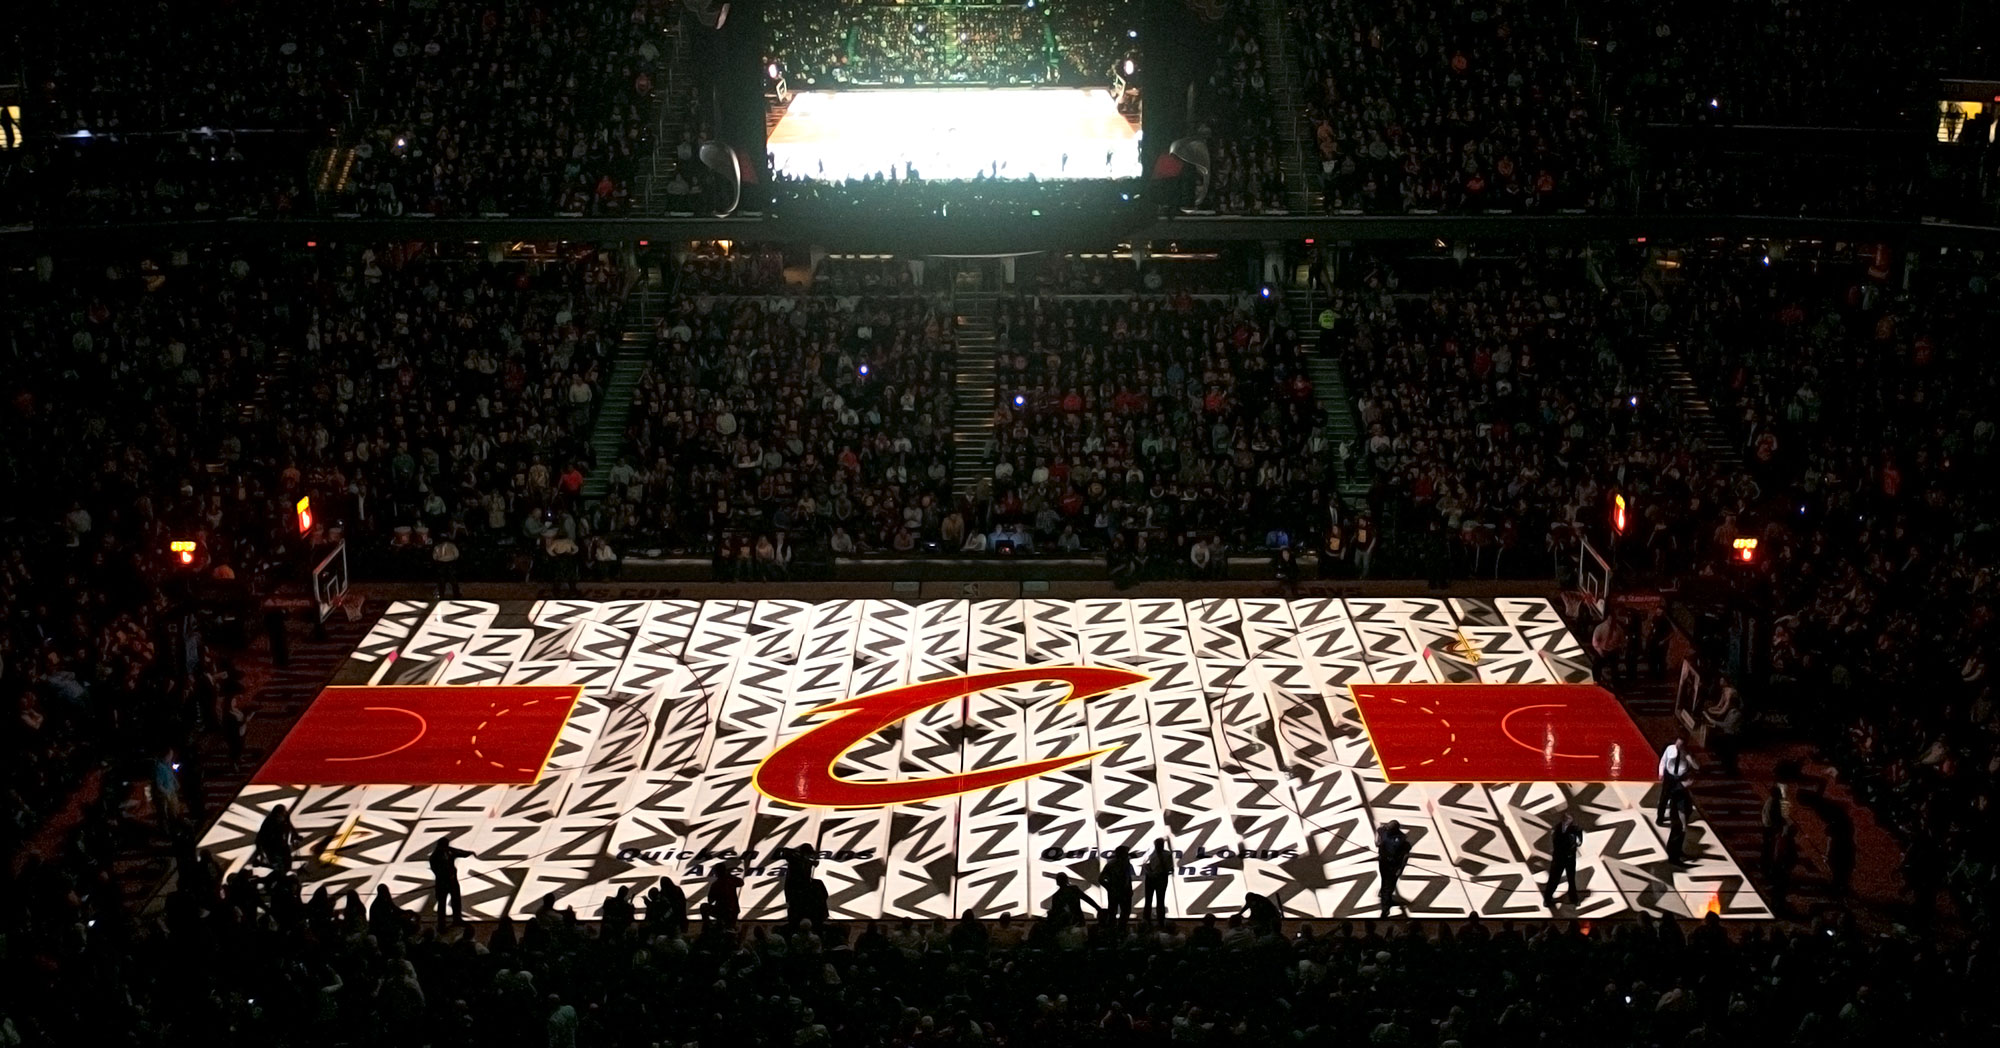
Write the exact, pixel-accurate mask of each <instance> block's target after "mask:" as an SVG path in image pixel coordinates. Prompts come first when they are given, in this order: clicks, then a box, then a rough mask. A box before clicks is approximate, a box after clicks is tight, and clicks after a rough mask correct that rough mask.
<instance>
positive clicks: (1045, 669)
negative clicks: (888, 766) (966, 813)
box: [753, 666, 1147, 808]
mask: <svg viewBox="0 0 2000 1048" xmlns="http://www.w3.org/2000/svg"><path fill="white" fill-rule="evenodd" d="M1145 679H1147V678H1146V675H1145V674H1143V673H1133V672H1132V671H1130V670H1120V669H1110V668H1107V667H1099V666H1042V667H1037V668H1035V669H1020V670H996V671H994V672H991V673H972V674H967V675H966V676H963V677H947V678H945V679H944V680H933V681H924V682H923V683H921V684H906V685H904V686H902V687H900V688H891V689H889V690H888V691H878V692H875V693H874V694H872V695H863V696H861V697H859V698H853V699H846V700H844V701H841V702H836V703H833V704H832V705H828V706H821V707H820V708H818V709H816V710H813V711H811V713H809V714H808V716H819V715H822V714H829V713H836V714H840V716H839V718H838V719H836V720H832V721H828V722H827V723H825V724H822V725H820V726H819V727H817V728H814V729H813V730H811V731H809V732H806V733H805V734H804V735H800V736H798V737H797V738H795V739H793V740H792V741H790V742H787V743H785V744H784V745H783V746H780V747H778V748H777V749H776V750H773V751H772V752H771V755H770V756H768V757H765V758H764V761H763V763H761V764H759V765H758V766H757V773H756V776H755V777H754V780H753V781H754V782H755V783H756V785H757V789H758V790H759V791H760V792H762V793H763V794H764V795H765V796H767V797H770V798H772V799H774V800H780V801H784V802H786V803H787V804H797V805H802V806H804V807H809V808H880V807H885V806H888V805H892V804H914V803H916V802H918V801H928V800H936V799H938V798H941V797H950V796H952V795H954V794H959V793H970V792H972V791H974V790H984V789H991V788H992V787H995V786H1005V785H1007V784H1008V783H1010V782H1019V781H1021V780H1022V779H1032V778H1034V777H1035V776H1037V775H1045V774H1047V773H1049V772H1052V771H1055V770H1056V769H1058V768H1066V767H1068V766H1070V765H1072V764H1076V763H1079V762H1081V761H1087V760H1089V759H1091V758H1092V757H1095V756H1097V755H1098V754H1100V753H1105V752H1107V750H1091V751H1090V752H1088V753H1072V754H1068V755H1065V756H1062V757H1050V758H1048V759H1046V760H1039V761H1029V762H1027V763H1025V764H1009V765H1005V766H1003V767H999V768H983V769H981V770H979V771H968V772H961V773H959V774H957V775H935V776H932V777H930V778H927V779H902V780H897V781H893V782H857V781H855V780H853V779H843V778H841V777H840V776H838V775H835V774H834V772H833V766H834V764H835V763H836V762H838V761H839V760H840V758H841V755H842V754H845V753H846V752H847V751H848V750H850V749H853V748H854V746H855V745H856V744H857V743H859V742H860V741H861V740H863V739H865V738H867V737H868V736H870V735H873V734H875V733H876V732H878V731H881V730H882V729H883V728H886V727H888V726H889V725H891V724H894V723H896V722H897V721H900V720H902V719H903V718H905V717H908V716H909V715H911V714H913V713H917V712H919V711H921V710H926V709H929V708H931V707H932V706H935V705H937V704H939V703H941V702H949V701H951V700H952V699H956V698H960V697H962V696H966V695H970V694H972V693H974V692H978V691H984V690H986V689H987V688H998V687H1003V686H1005V685H1008V684H1020V683H1023V682H1026V681H1041V680H1052V681H1061V682H1063V683H1065V684H1068V685H1069V695H1067V696H1066V697H1064V699H1063V701H1065V702H1068V701H1072V700H1078V699H1088V698H1090V697H1091V696H1094V695H1102V694H1104V693H1106V692H1109V691H1116V690H1117V689H1119V688H1122V687H1125V686H1126V685H1128V684H1136V683H1138V682H1140V681H1142V680H1145Z"/></svg>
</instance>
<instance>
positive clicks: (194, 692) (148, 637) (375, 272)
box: [0, 246, 623, 851]
mask: <svg viewBox="0 0 2000 1048" xmlns="http://www.w3.org/2000/svg"><path fill="white" fill-rule="evenodd" d="M622 281H623V274H622V273H621V272H620V271H619V270H618V269H617V268H616V267H615V266H613V265H611V264H610V263H609V261H608V259H607V258H606V257H605V256H601V255H599V254H597V253H596V252H594V251H592V250H590V249H578V250H577V251H576V252H575V253H574V254H571V255H567V256H564V257H558V258H548V259H543V260H540V261H536V262H529V263H520V262H514V263H499V264H489V263H484V262H479V261H477V260H476V259H473V258H468V257H464V256H454V255H453V254H452V253H451V252H449V251H441V250H439V249H435V248H421V247H403V246H375V247H363V248H358V249H333V248H329V249H327V250H324V251H322V252H320V253H318V254H315V255H313V256H311V257H309V258H296V257H292V258H287V257H284V256H281V255H279V254H277V253H275V252H269V251H259V250H245V251H240V252H235V251H204V252H201V253H198V254H192V255H190V254H187V253H181V252H176V253H166V254H161V255H156V256H149V257H141V258H139V259H138V260H136V261H134V262H131V263H126V262H118V263H113V264H111V265H109V266H102V265H101V264H100V266H98V267H92V266H90V265H88V264H83V265H78V266H76V267H75V268H73V269H72V268H70V267H68V266H66V265H65V266H60V267H58V268H57V269H56V270H55V272H54V273H53V274H52V275H51V277H50V278H49V279H48V280H46V281H42V280H38V279H36V278H34V277H32V276H22V277H19V278H16V279H12V280H10V283H9V284H8V286H7V287H6V288H5V302H6V305H7V311H8V314H9V316H10V317H12V318H14V320H15V337H14V338H13V339H12V340H10V341H9V343H8V345H7V347H6V357H5V375H6V381H7V382H8V391H9V398H10V399H9V403H10V404H11V405H12V410H11V411H10V412H9V413H8V414H7V417H6V420H5V424H6V427H7V428H6V431H5V446H6V452H7V453H6V456H5V465H6V480H7V482H8V483H9V484H10V486H11V487H12V490H14V491H15V492H16V493H17V496H18V497H19V501H17V502H16V503H14V505H13V509H14V511H15V512H13V513H10V514H9V515H8V517H7V519H6V521H5V522H4V526H0V544H4V556H5V558H6V564H7V567H6V570H5V573H4V576H0V607H4V609H5V611H6V612H7V616H6V619H7V623H8V626H7V627H6V633H5V635H4V638H3V639H0V643H4V645H5V651H6V653H7V658H6V663H5V666H4V668H5V673H6V676H5V680H6V681H7V683H8V686H9V687H10V688H12V689H15V690H12V691H10V693H9V695H8V701H9V702H10V703H18V704H19V714H20V721H19V733H18V742H19V745H18V746H16V747H14V749H13V750H11V751H10V752H11V754H12V756H13V759H11V760H9V762H8V763H7V769H8V792H7V798H8V805H7V812H6V815H7V818H6V830H5V833H6V835H7V839H8V843H9V846H10V851H11V849H12V847H13V846H14V845H15V844H17V843H18V842H19V840H20V837H21V836H22V835H23V834H26V833H29V832H31V831H32V830H33V829H34V828H35V827H36V826H37V825H38V824H39V823H40V821H41V819H42V818H43V817H45V816H47V815H48V814H49V812H50V810H51V809H52V808H53V807H54V806H56V805H57V804H59V803H60V802H62V801H63V800H65V799H67V797H68V795H69V792H70V791H72V790H73V789H75V788H76V787H77V785H78V783H79V781H80V780H81V779H82V778H83V777H84V776H85V774H86V773H90V772H93V771H94V770H95V769H96V768H98V767H99V766H100V764H101V763H106V762H108V763H109V764H110V765H111V770H110V771H109V772H107V773H106V777H107V779H113V778H117V777H118V776H120V775H123V774H125V773H126V772H127V771H128V770H129V768H130V767H131V765H132V762H134V761H140V762H151V761H153V760H156V759H157V760H166V759H168V755H169V754H170V753H171V752H173V751H175V750H178V751H179V752H182V753H186V752H187V751H188V746H189V742H188V739H189V736H190V733H191V732H194V731H196V730H199V729H202V728H204V727H206V728H208V729H211V730H218V731H225V732H226V731H229V730H231V727H232V716H233V713H232V708H231V706H230V702H231V700H232V699H233V698H234V694H233V690H232V689H238V688H240V685H238V684H237V683H236V682H235V673H234V670H233V669H232V668H231V667H230V666H229V664H228V662H227V661H226V660H224V659H219V658H218V657H217V656H215V655H214V654H213V651H214V649H209V651H210V654H209V655H206V656H204V659H205V661H204V663H203V664H202V665H200V666H186V665H184V664H182V663H180V662H177V661H175V660H165V661H162V660H161V659H160V658H159V654H160V652H161V650H163V649H162V646H163V645H165V644H167V638H166V634H165V626H166V624H167V623H168V622H169V621H170V620H171V619H172V614H171V612H172V611H173V608H174V603H173V601H172V600H169V599H168V594H170V593H172V592H175V591H176V588H177V587H178V588H180V589H185V587H187V586H188V585H190V584H192V583H191V580H192V579H194V578H199V579H200V585H202V586H204V587H208V588H209V590H210V595H211V596H218V597H219V598H220V599H222V600H223V601H224V602H225V603H227V602H228V601H230V600H234V599H236V598H235V597H233V596H231V595H232V594H241V593H247V592H249V591H251V590H252V589H256V588H260V587H262V586H263V585H265V584H266V583H267V582H268V581H269V580H270V579H271V578H276V577H283V576H285V575H286V574H287V573H290V572H295V571H296V570H297V564H296V561H297V560H298V557H299V556H301V555H302V554H303V551H302V550H301V549H300V547H299V544H298V539H297V538H296V533H295V532H293V531H292V530H291V528H292V524H291V519H290V514H289V511H290V508H291V506H292V504H293V502H294V500H296V498H297V497H298V496H299V495H301V494H310V495H311V496H312V497H313V498H314V500H315V502H316V503H317V504H318V505H319V506H320V507H321V520H322V526H325V527H331V528H334V529H337V530H338V532H339V533H340V534H342V535H344V536H345V537H346V538H347V539H348V540H349V542H350V543H351V544H352V546H353V551H354V552H353V555H354V556H355V557H356V558H357V559H358V561H359V563H360V564H362V565H363V566H364V567H365V568H367V570H373V571H391V572H399V573H403V574H413V575H415V576H417V577H426V576H427V575H428V574H429V572H430V568H431V565H430V563H428V561H429V559H430V554H431V552H432V550H433V548H434V544H436V543H442V542H444V541H447V540H453V539H455V540H456V541H457V542H460V543H463V544H464V545H465V546H466V547H467V548H468V552H470V551H471V550H472V549H474V548H476V547H480V546H484V547H486V548H487V549H494V548H498V547H501V546H504V545H510V544H511V545H518V546H521V547H523V548H525V549H527V550H533V549H534V548H535V546H534V543H535V541H536V540H537V539H539V538H540V537H541V536H542V534H543V532H544V531H545V530H546V529H548V528H550V527H559V528H568V529H569V531H570V534H569V535H568V537H569V538H571V539H572V540H579V539H581V538H583V537H586V536H587V530H586V529H587V523H586V524H579V523H578V522H577V518H579V517H582V516H583V513H582V510H581V507H578V506H576V505H575V504H574V502H573V501H569V496H573V495H574V493H575V487H574V486H573V484H572V480H573V479H574V476H573V475H575V474H576V472H577V471H576V470H575V469H572V468H570V467H571V466H572V465H573V464H576V463H579V462H580V461H582V460H581V456H582V455H583V454H584V448H583V447H582V445H581V444H580V442H579V440H578V438H579V437H580V436H582V435H584V434H585V433H586V432H587V428H588V424H589V422H590V420H591V416H592V411H593V409H594V406H595V392H594V389H593V383H595V382H596V381H598V379H599V377H600V376H599V374H598V372H597V370H596V369H597V367H598V363H599V361H601V360H602V358H603V355H604V338H605V336H606V328H605V325H606V324H607V322H608V320H609V318H610V317H611V316H612V315H613V314H614V313H615V311H616V310H617V308H618V304H619V297H620V292H621V291H622V289H623V283H622ZM584 468H588V467H587V465H585V466H584ZM80 477H96V478H100V479H99V480H97V481H95V482H93V483H92V484H89V485H84V484H80V483H79V482H78V480H77V478H80ZM524 522H525V523H526V524H527V525H530V526H532V529H533V533H532V535H528V536H526V537H525V538H524V540H515V539H513V538H512V536H513V535H515V534H516V533H517V529H518V528H520V527H522V525H523V524H524ZM183 539H185V540H192V541H194V542H196V543H197V546H198V549H199V560H198V561H197V562H196V563H195V564H194V565H192V566H191V568H190V570H189V571H187V572H184V573H181V574H175V573H174V572H175V569H174V568H172V567H171V566H170V565H169V561H168V558H167V555H166V550H167V544H168V542H169V540H183Z"/></svg>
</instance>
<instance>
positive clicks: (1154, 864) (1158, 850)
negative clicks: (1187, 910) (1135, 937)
mask: <svg viewBox="0 0 2000 1048" xmlns="http://www.w3.org/2000/svg"><path fill="white" fill-rule="evenodd" d="M1144 876H1145V878H1146V923H1147V924H1152V923H1154V922H1155V921H1157V922H1159V923H1160V924H1165V923H1167V884H1168V883H1169V882H1171V881H1172V880H1173V878H1174V853H1173V852H1171V851H1168V850H1167V839H1166V838H1165V837H1160V838H1156V839H1155V840H1154V841H1153V851H1152V853H1151V854H1149V855H1147V856H1146V868H1145V871H1144Z"/></svg>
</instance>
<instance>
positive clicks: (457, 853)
mask: <svg viewBox="0 0 2000 1048" xmlns="http://www.w3.org/2000/svg"><path fill="white" fill-rule="evenodd" d="M471 854H472V853H471V852H469V851H466V850H465V849H463V848H454V847H452V846H451V835H450V834H446V835H445V836H444V838H443V839H441V840H439V841H438V842H437V843H436V844H433V845H431V894H432V895H433V896H435V897H436V899H437V919H438V927H440V928H442V927H444V911H445V906H446V904H450V906H451V919H452V920H453V921H456V922H457V923H459V924H464V923H465V893H464V892H463V891H460V890H459V887H458V860H460V859H463V858H467V857H469V856H470V855H471Z"/></svg>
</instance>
